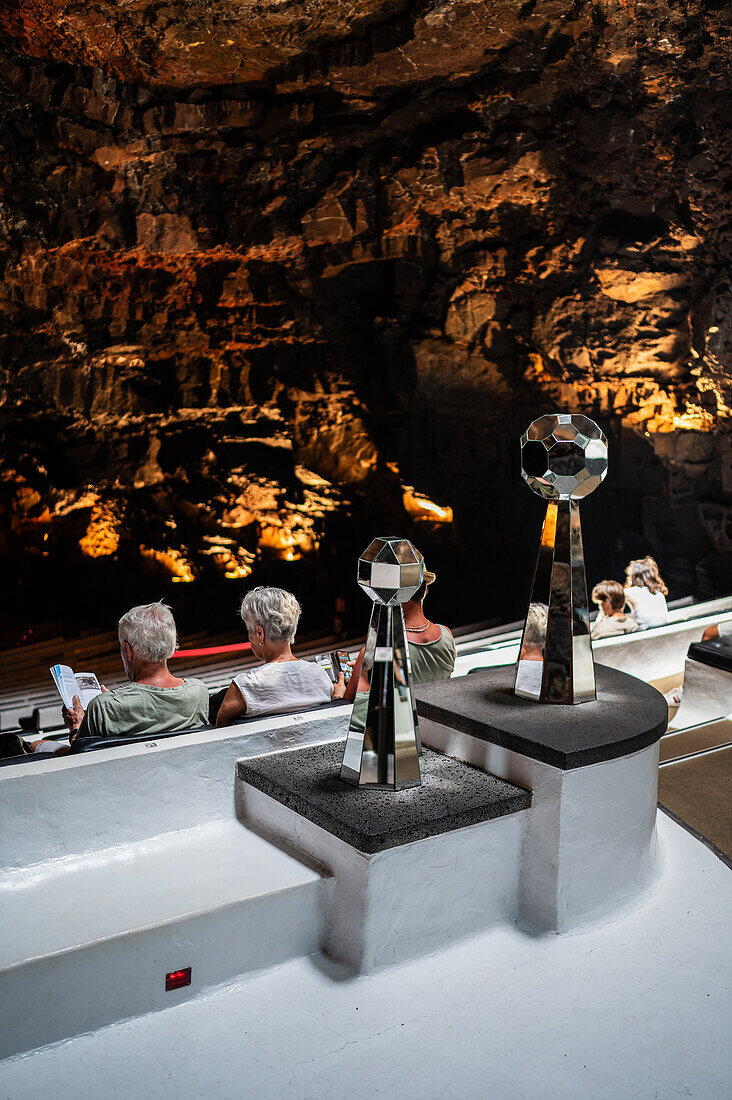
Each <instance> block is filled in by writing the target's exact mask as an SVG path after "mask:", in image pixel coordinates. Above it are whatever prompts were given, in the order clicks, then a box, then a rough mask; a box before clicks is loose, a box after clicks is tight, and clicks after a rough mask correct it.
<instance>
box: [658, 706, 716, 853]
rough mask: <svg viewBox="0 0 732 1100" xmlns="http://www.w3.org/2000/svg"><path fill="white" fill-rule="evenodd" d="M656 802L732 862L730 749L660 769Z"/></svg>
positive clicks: (706, 753) (707, 753) (709, 753)
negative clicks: (708, 841) (704, 838)
mask: <svg viewBox="0 0 732 1100" xmlns="http://www.w3.org/2000/svg"><path fill="white" fill-rule="evenodd" d="M727 724H728V725H729V724H730V723H727ZM726 736H727V738H728V739H729V737H730V734H729V732H728V733H727V735H726ZM692 751H693V750H692ZM658 801H659V802H660V803H661V805H662V806H665V807H667V809H669V810H671V812H672V813H674V814H675V815H676V816H677V817H678V818H681V820H682V821H685V822H686V824H687V825H690V826H691V827H692V829H695V830H696V832H697V833H700V834H701V836H703V837H706V839H707V840H710V841H711V842H712V844H714V845H715V847H717V848H719V850H720V851H721V852H723V853H724V855H725V856H726V857H727V859H729V860H732V748H730V749H719V750H718V751H717V752H705V753H704V754H703V755H702V756H696V757H694V758H693V759H692V760H681V761H680V762H679V763H678V764H668V765H666V766H665V767H662V768H660V769H659V772H658Z"/></svg>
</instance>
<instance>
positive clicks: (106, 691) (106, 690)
mask: <svg viewBox="0 0 732 1100" xmlns="http://www.w3.org/2000/svg"><path fill="white" fill-rule="evenodd" d="M99 686H100V688H101V689H102V691H103V692H104V693H105V694H106V695H111V694H112V693H111V691H110V690H109V688H105V686H104V684H100V685H99Z"/></svg>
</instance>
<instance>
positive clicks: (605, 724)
mask: <svg viewBox="0 0 732 1100" xmlns="http://www.w3.org/2000/svg"><path fill="white" fill-rule="evenodd" d="M514 677H515V668H514V666H513V665H506V666H501V667H499V668H485V669H480V670H476V671H475V672H471V673H470V674H469V675H468V676H460V677H457V678H456V679H454V680H441V681H438V682H437V683H434V684H420V685H419V687H417V689H416V691H415V695H416V700H417V714H418V715H419V717H420V719H429V720H430V721H432V722H436V723H438V724H439V725H442V726H447V727H448V728H449V729H453V730H458V731H459V732H460V733H467V734H470V736H471V737H477V738H478V739H479V740H482V741H490V742H492V743H493V744H494V745H500V746H501V747H502V748H506V749H511V750H512V751H513V752H516V753H520V754H521V755H522V756H528V757H530V758H531V759H532V760H540V761H541V762H542V763H544V764H550V765H551V766H552V767H554V768H560V769H561V770H562V771H568V770H570V769H571V768H584V767H587V765H588V764H602V763H605V762H606V761H608V760H616V759H617V758H618V757H619V756H629V755H630V754H631V753H634V752H640V750H641V749H645V748H647V747H648V746H649V745H652V744H654V743H655V742H656V741H658V740H659V738H661V737H662V736H663V734H664V733H665V732H666V726H667V724H668V705H667V703H666V700H665V699H664V697H663V695H661V693H660V692H658V691H656V689H655V688H654V687H651V685H650V684H646V683H645V682H644V681H643V680H638V679H636V677H635V676H628V675H627V673H625V672H618V670H617V669H614V668H606V667H605V666H604V665H595V677H596V681H597V699H596V700H592V701H590V702H585V703H581V704H580V705H578V706H566V705H560V704H556V703H536V702H533V701H532V700H531V699H520V698H519V697H518V696H517V695H515V694H514V690H513V682H514ZM423 736H424V733H423ZM427 740H429V738H427Z"/></svg>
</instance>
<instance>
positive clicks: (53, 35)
mask: <svg viewBox="0 0 732 1100" xmlns="http://www.w3.org/2000/svg"><path fill="white" fill-rule="evenodd" d="M0 28H1V29H2V31H3V41H4V44H5V51H6V52H5V54H4V55H3V56H2V64H1V79H2V89H3V92H2V104H1V107H0V111H1V119H0V121H1V125H2V130H1V134H2V136H1V137H0V177H1V178H2V180H3V198H2V206H1V207H0V255H1V257H2V272H3V274H2V281H1V283H0V326H1V331H2V345H1V347H2V371H3V385H4V391H3V392H4V404H3V406H2V418H3V432H4V438H5V445H4V450H3V456H2V459H1V460H0V461H1V462H2V473H1V474H0V477H1V478H2V480H1V481H0V484H1V485H2V493H1V495H0V507H2V508H3V509H4V516H3V519H4V521H5V522H4V523H3V540H2V545H0V552H2V553H4V554H5V555H7V556H9V560H11V561H12V562H13V563H14V565H15V567H16V568H24V566H23V563H24V562H25V563H27V561H28V560H30V559H29V558H28V555H29V554H30V555H33V554H37V555H41V556H42V555H43V554H46V555H49V554H50V556H51V557H52V558H54V559H55V560H58V561H61V562H62V563H63V565H64V568H71V567H72V566H73V567H74V568H78V569H79V570H81V573H80V574H79V575H80V576H83V575H84V569H89V568H92V567H94V568H96V567H97V566H98V565H100V563H102V562H103V561H105V560H107V558H108V557H109V555H110V554H111V555H112V556H114V553H115V551H110V550H109V547H111V546H112V542H113V541H114V538H118V539H119V540H120V542H119V553H121V554H126V555H127V556H126V558H125V563H126V567H125V568H126V573H127V575H129V574H130V571H132V573H134V571H135V569H136V568H137V565H139V568H140V569H145V568H148V567H150V566H151V565H152V564H154V565H155V567H156V568H158V569H162V570H163V572H165V571H166V570H167V575H169V576H170V577H171V578H176V577H177V578H178V579H187V577H188V575H189V574H190V575H191V576H193V577H195V578H199V579H200V578H204V577H205V576H208V575H209V574H210V576H211V577H219V578H224V579H228V580H235V579H237V578H238V579H241V578H246V577H248V576H249V575H252V577H253V578H254V579H255V580H256V579H257V576H258V573H257V571H258V570H259V569H261V566H262V563H265V562H266V561H267V560H273V561H292V562H293V563H294V562H295V561H298V563H299V564H298V565H297V566H295V565H294V564H293V566H292V568H293V570H294V569H297V568H301V567H304V564H303V563H307V562H308V561H314V553H315V551H316V550H317V549H318V547H320V548H321V551H323V550H324V549H325V548H327V547H328V545H329V541H328V540H329V538H330V537H331V535H330V534H329V532H331V531H337V535H338V539H339V545H340V546H341V547H343V548H344V552H345V549H346V548H347V547H348V545H349V542H348V537H347V536H348V532H349V531H351V530H352V528H354V527H357V528H358V529H357V530H354V531H353V537H352V545H353V547H355V548H356V549H357V548H358V547H359V546H360V545H361V544H362V543H363V542H364V540H365V539H366V540H367V539H368V537H370V536H371V535H373V534H377V533H384V531H383V530H382V528H383V527H384V525H386V528H387V529H391V528H394V525H395V524H400V523H401V524H402V526H401V527H400V528H399V530H400V531H401V532H403V533H404V534H405V535H406V534H411V537H414V539H415V540H416V541H417V543H418V545H419V546H420V548H421V549H423V550H424V551H425V552H426V553H427V556H428V562H429V560H430V557H429V555H430V551H431V550H432V552H433V553H434V554H435V555H436V556H437V557H438V558H439V557H440V555H442V557H443V558H444V560H445V561H447V560H448V559H450V560H452V561H453V562H454V563H455V568H456V573H457V574H458V576H459V575H460V560H461V559H460V554H461V551H462V548H463V547H464V546H465V545H466V543H468V542H469V541H475V540H478V539H479V540H481V541H482V543H483V545H484V547H485V553H486V559H485V562H486V570H485V580H484V582H483V583H484V588H483V598H484V599H485V601H486V603H485V612H484V614H485V615H489V614H491V613H493V612H494V611H497V612H506V611H511V610H513V611H514V612H516V611H517V610H518V609H520V607H521V606H522V605H523V602H524V598H525V595H526V592H525V589H526V585H527V584H528V579H527V576H526V570H527V569H528V568H530V563H529V557H530V554H531V549H530V548H531V546H532V545H533V542H534V538H533V530H532V533H531V537H527V538H525V539H524V532H525V527H526V524H527V523H528V524H531V522H532V520H531V515H530V510H528V509H527V506H526V505H525V504H524V503H523V502H522V501H520V498H519V499H516V498H514V493H515V483H516V473H517V469H518V457H517V451H516V442H515V441H516V439H517V437H518V435H519V434H520V430H521V428H522V426H523V425H524V424H525V423H526V422H527V421H528V420H530V419H532V418H533V417H534V416H536V415H539V414H540V413H542V412H544V411H547V410H549V409H552V408H563V409H567V410H570V411H583V412H586V413H587V414H588V415H591V416H592V417H593V418H594V419H596V420H598V422H599V423H600V424H601V426H602V427H603V429H604V430H605V431H606V432H607V434H608V436H609V439H610V443H611V474H610V477H609V479H608V484H607V488H606V492H605V493H604V499H603V502H602V513H601V514H600V513H599V512H598V515H597V516H595V517H594V519H592V518H591V511H592V507H593V505H591V504H590V505H588V509H587V528H588V534H589V536H590V537H589V538H588V547H587V560H588V569H589V570H590V571H591V575H594V573H595V571H597V572H598V573H603V574H611V573H612V572H615V573H616V574H617V573H618V572H619V570H620V568H621V566H622V564H623V563H624V560H625V559H626V558H627V557H628V556H631V555H634V554H636V553H639V552H641V551H642V552H646V551H647V550H650V551H653V552H654V553H655V554H656V556H657V557H658V558H659V560H660V561H661V562H662V566H663V571H664V573H665V574H667V575H668V578H669V579H670V580H671V582H672V587H674V588H675V589H676V592H677V593H680V592H682V591H689V590H691V589H693V588H694V587H695V585H696V584H697V583H700V584H701V588H702V590H703V591H706V592H709V591H711V590H713V589H714V587H715V586H718V587H720V586H721V587H723V588H724V587H729V586H730V584H732V567H730V564H729V561H730V552H731V551H732V449H731V448H730V442H729V441H730V435H729V424H730V406H731V405H732V392H731V383H730V375H731V374H732V322H730V319H729V318H730V314H731V312H732V289H731V287H732V229H730V226H732V184H731V181H732V143H731V142H730V138H729V133H730V123H732V107H731V106H730V104H731V103H732V96H731V95H730V92H731V91H732V88H731V84H732V79H731V78H730V72H731V71H732V70H731V68H730V62H732V15H731V14H730V9H729V5H727V4H725V3H721V2H719V0H690V2H689V3H688V4H685V5H683V8H682V6H680V5H677V4H673V3H671V2H670V0H655V2H653V3H651V2H650V0H635V2H633V3H631V2H630V0H593V2H591V3H590V2H583V0H491V2H472V0H464V2H463V0H452V2H451V3H442V2H437V0H393V2H389V3H384V2H383V0H354V2H353V3H351V4H349V5H347V6H344V5H341V4H337V3H335V0H310V2H308V3H304V2H302V0H300V2H296V0H285V2H284V3H282V2H280V3H264V4H257V5H253V4H250V3H248V2H245V3H242V2H239V0H237V2H236V3H234V0H207V2H205V3H204V2H203V0H190V2H187V3H185V4H183V3H177V2H176V0H173V2H172V3H171V4H168V5H165V6H163V7H161V6H160V5H159V4H157V3H153V2H152V0H149V2H147V0H142V2H139V3H135V4H119V3H116V2H114V0H90V2H89V3H87V4H84V5H80V4H78V3H76V2H75V0H15V2H14V3H12V4H11V3H8V2H7V0H4V2H3V0H0ZM346 501H347V502H348V504H346V503H345V502H346ZM425 501H426V502H427V506H426V507H425V506H424V502H425ZM700 505H701V507H700ZM598 507H599V506H598ZM105 509H106V510H105ZM348 509H350V510H351V512H352V516H353V518H352V520H351V521H350V526H349V523H348V522H346V521H345V518H344V523H341V521H340V518H338V517H342V516H343V517H345V513H346V511H347V510H348ZM453 515H454V522H452V523H449V522H447V523H446V522H444V521H445V520H446V518H447V517H448V516H449V517H452V516H453ZM497 516H500V523H501V526H502V538H501V539H500V540H495V541H494V539H493V533H494V527H495V523H496V522H497V519H496V517H497ZM336 518H338V523H339V524H340V526H337V527H336V528H333V527H332V524H333V523H334V522H335V520H336ZM430 520H432V521H434V522H430ZM344 524H345V526H344ZM592 530H595V531H596V532H597V534H596V544H595V546H594V547H593V542H592V535H591V532H592ZM344 532H345V533H346V534H345V535H344ZM386 533H388V530H387V531H386ZM46 536H47V537H46ZM507 536H508V538H507ZM333 537H335V535H334V536H333ZM446 538H447V539H449V540H452V542H450V543H445V539H446ZM512 540H513V541H512ZM524 543H525V547H526V549H522V546H523V545H524ZM440 547H442V548H443V549H442V550H441V549H440ZM509 547H510V552H508V557H506V554H507V548H509ZM333 552H334V548H333ZM75 555H76V557H75ZM85 555H86V556H85ZM88 555H92V557H89V556H88ZM593 555H594V557H593ZM710 555H711V556H710ZM77 558H78V559H79V560H78V561H77V560H76V559H77ZM82 559H83V560H82ZM324 560H328V561H330V565H329V566H328V568H330V569H331V570H332V569H336V570H337V569H339V568H340V564H336V562H339V560H340V558H339V556H337V555H336V556H335V557H334V556H333V555H331V557H330V558H328V556H327V554H326V556H325V558H324ZM702 560H704V564H703V566H702V568H701V573H700V574H699V575H698V576H697V575H696V573H695V570H697V567H698V566H699V563H700V562H701V561H702ZM74 562H76V564H75V565H74ZM85 562H86V563H87V564H86V565H85V564H84V563H85ZM135 563H137V565H136V564H135ZM166 563H167V565H166ZM171 563H174V564H171ZM100 567H101V565H100ZM343 568H344V573H343V576H344V577H345V576H346V572H345V566H344V567H343ZM493 571H498V573H499V574H500V576H501V577H502V578H503V579H504V581H505V583H502V584H501V586H500V587H501V594H500V595H497V594H496V592H495V585H494V584H493V583H492V582H491V581H490V580H489V578H490V575H491V573H492V572H493ZM318 584H319V585H320V588H318V591H320V592H321V593H323V592H324V591H325V590H326V588H324V587H323V586H324V585H326V586H327V582H326V581H325V580H323V578H321V580H320V581H319V582H318ZM184 587H186V588H194V587H195V585H188V586H184ZM443 591H445V592H447V589H444V590H443ZM479 596H480V585H479ZM451 599H452V600H453V601H455V602H454V604H453V606H455V608H456V614H457V615H459V616H460V617H464V618H470V617H476V614H475V611H476V609H475V597H474V596H473V597H470V596H468V595H465V597H464V598H463V595H462V590H461V588H460V587H457V588H456V589H454V590H453V591H452V594H451ZM489 600H493V604H492V605H491V606H488V601H489Z"/></svg>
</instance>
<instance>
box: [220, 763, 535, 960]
mask: <svg viewBox="0 0 732 1100" xmlns="http://www.w3.org/2000/svg"><path fill="white" fill-rule="evenodd" d="M353 794H354V797H358V791H354V792H353ZM237 807H238V813H239V816H240V817H241V819H242V820H243V821H244V822H245V823H246V824H247V825H249V827H250V828H252V829H254V830H255V831H256V832H258V833H259V834H260V835H263V836H265V837H267V838H268V839H270V840H271V841H272V842H273V843H275V844H277V845H278V846H279V847H280V848H282V849H284V850H285V851H286V852H289V853H293V854H295V855H298V856H299V857H300V858H303V859H305V860H306V861H307V862H309V863H314V864H315V865H317V866H319V867H321V868H322V869H323V870H325V871H327V872H329V875H330V876H332V877H330V878H329V880H328V881H327V883H326V884H325V889H324V890H322V891H321V895H320V896H321V901H322V907H323V908H322V925H321V941H320V945H321V948H322V950H323V951H324V953H325V954H326V955H328V956H329V957H330V958H332V959H334V960H335V961H336V962H340V963H342V964H343V965H345V966H347V967H349V969H351V970H353V971H355V972H356V973H361V974H368V973H372V972H374V971H376V970H379V969H380V968H382V967H384V966H391V965H394V964H396V963H400V962H404V961H405V960H407V959H411V958H418V957H419V956H421V955H425V954H429V953H430V952H432V951H436V950H438V949H439V948H441V947H445V946H447V945H448V944H449V943H453V942H456V941H457V940H459V939H460V938H462V937H463V936H466V935H469V934H472V933H475V932H478V931H482V930H483V929H486V928H489V927H491V926H496V925H500V924H506V923H510V922H512V921H513V919H514V915H515V912H516V905H517V893H518V882H519V874H518V872H519V857H520V851H521V843H522V835H523V833H524V830H525V828H526V815H527V813H529V811H527V810H521V811H519V812H517V813H512V814H507V815H506V816H504V817H500V818H497V819H495V820H490V821H483V822H480V823H478V824H475V825H469V826H467V827H465V828H461V829H455V830H453V831H452V832H448V833H442V834H440V835H439V836H431V837H427V838H424V839H421V840H416V841H413V842H411V843H408V844H402V845H400V846H399V847H395V848H389V849H387V850H386V851H381V852H376V853H374V854H372V855H369V854H367V853H365V852H361V851H359V850H358V849H356V848H354V847H352V846H351V845H350V844H348V843H347V842H346V841H344V840H341V839H340V837H337V836H334V835H333V834H332V833H330V832H328V831H326V830H325V829H323V828H321V827H320V826H319V825H316V824H314V823H313V822H312V821H309V820H308V819H307V818H305V817H303V816H302V815H301V814H299V813H296V812H295V811H294V810H292V809H290V808H289V807H288V806H285V805H283V804H282V803H281V802H279V801H277V800H275V799H274V798H271V797H270V796H269V795H266V794H264V793H262V792H261V791H258V790H256V789H255V788H254V787H252V786H251V785H250V784H248V783H244V782H242V781H240V780H239V781H238V785H237Z"/></svg>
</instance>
